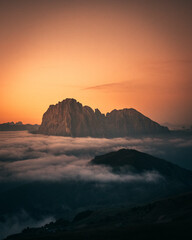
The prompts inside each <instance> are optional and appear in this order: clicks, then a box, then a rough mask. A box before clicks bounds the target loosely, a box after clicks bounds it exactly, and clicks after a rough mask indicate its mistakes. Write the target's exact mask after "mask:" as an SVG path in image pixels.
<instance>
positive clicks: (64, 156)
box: [0, 132, 192, 182]
mask: <svg viewBox="0 0 192 240" xmlns="http://www.w3.org/2000/svg"><path fill="white" fill-rule="evenodd" d="M0 139H1V142H0V181H1V182H6V181H12V180H63V179H74V178H75V179H77V180H96V181H103V182H108V181H156V180H158V179H159V178H160V176H159V174H158V173H155V172H146V173H144V174H143V175H135V174H131V173H130V174H128V175H126V176H125V175H122V176H119V175H115V174H113V173H111V172H110V171H109V169H108V168H106V167H103V166H90V165H88V162H89V161H90V160H91V159H93V158H94V156H96V155H100V154H103V153H107V152H111V151H116V150H118V149H121V148H132V149H137V150H140V151H143V152H146V153H150V154H152V155H154V156H157V157H161V158H164V159H167V160H170V161H172V162H174V161H175V162H176V163H177V162H178V161H180V165H182V164H183V163H184V162H182V161H183V159H182V154H186V153H188V152H187V151H189V152H190V151H191V150H190V149H191V147H192V139H190V138H169V139H164V138H141V139H138V138H135V139H133V138H115V139H105V138H102V139H99V138H70V137H57V136H44V135H33V134H30V133H28V132H1V133H0ZM171 153H174V154H173V156H171ZM180 155H181V158H180ZM170 156H171V157H170ZM169 157H170V158H171V159H169ZM185 160H186V158H185ZM187 160H188V159H187ZM190 164H191V163H190ZM183 165H184V164H183Z"/></svg>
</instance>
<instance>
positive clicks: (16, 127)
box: [0, 122, 39, 131]
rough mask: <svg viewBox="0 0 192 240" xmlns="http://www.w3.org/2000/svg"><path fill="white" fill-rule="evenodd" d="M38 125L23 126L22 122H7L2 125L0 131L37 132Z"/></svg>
mask: <svg viewBox="0 0 192 240" xmlns="http://www.w3.org/2000/svg"><path fill="white" fill-rule="evenodd" d="M38 128H39V125H38V124H34V125H33V124H23V123H22V122H16V123H14V122H7V123H2V124H0V131H24V130H28V131H37V130H38Z"/></svg>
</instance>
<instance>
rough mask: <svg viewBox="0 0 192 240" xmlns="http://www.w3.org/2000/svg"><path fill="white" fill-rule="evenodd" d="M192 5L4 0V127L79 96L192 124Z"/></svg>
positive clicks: (0, 10) (37, 118) (0, 107)
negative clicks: (52, 105) (66, 99)
mask: <svg viewBox="0 0 192 240" xmlns="http://www.w3.org/2000/svg"><path fill="white" fill-rule="evenodd" d="M191 42H192V2H191V1H190V0H182V1H181V0H180V1H177V0H176V1H172V0H166V1H156V0H153V1H152V0H144V1H141V0H134V1H133V0H130V1H129V0H127V1H125V0H118V1H117V0H116V1H113V0H111V1H107V0H103V1H100V0H97V1H94V0H92V1H81V0H79V1H75V0H71V1H69V0H68V1H67V0H63V1H61V0H54V1H53V0H38V1H37V0H34V1H26V0H17V1H15V0H14V1H13V0H1V1H0V56H1V57H0V66H1V68H0V86H1V87H0V102H1V104H0V123H3V122H8V121H14V122H16V121H22V122H24V123H38V124H40V123H41V119H42V115H43V113H44V112H45V111H46V110H47V108H48V106H49V105H51V104H56V103H57V102H58V101H62V100H63V99H65V98H75V99H76V100H77V101H79V102H81V103H82V104H83V105H88V106H90V107H92V108H93V109H94V108H99V109H100V111H101V112H103V113H107V112H109V111H111V110H112V109H122V108H135V109H137V110H138V111H140V112H141V113H143V114H144V115H146V116H148V117H150V118H151V119H153V120H154V121H157V122H159V123H164V122H169V123H173V124H186V125H191V124H192V114H191V108H192V104H191V103H192V97H191V91H192V81H191V80H192V44H191Z"/></svg>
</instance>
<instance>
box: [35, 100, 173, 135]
mask: <svg viewBox="0 0 192 240" xmlns="http://www.w3.org/2000/svg"><path fill="white" fill-rule="evenodd" d="M38 132H39V133H41V134H46V135H58V136H71V137H87V136H90V137H107V138H113V137H126V136H138V135H156V134H164V133H168V132H169V130H168V128H167V127H163V126H161V125H159V124H158V123H156V122H154V121H152V120H151V119H149V118H148V117H146V116H144V115H143V114H141V113H140V112H138V111H137V110H135V109H133V108H129V109H127V108H125V109H122V110H113V111H111V112H110V113H107V114H106V115H104V114H102V113H101V112H100V111H99V109H95V111H93V109H92V108H90V107H88V106H83V105H82V104H81V103H79V102H77V101H76V100H75V99H70V98H67V99H65V100H63V101H62V102H59V103H57V104H56V105H50V106H49V108H48V110H47V111H46V112H45V113H44V115H43V119H42V123H41V126H40V128H39V131H38Z"/></svg>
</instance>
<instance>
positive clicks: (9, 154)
mask: <svg viewBox="0 0 192 240" xmlns="http://www.w3.org/2000/svg"><path fill="white" fill-rule="evenodd" d="M121 148H128V149H136V150H139V151H142V152H145V153H149V154H152V155H153V156H156V157H159V158H162V159H166V160H168V161H171V162H173V163H176V164H178V165H180V166H182V167H185V168H188V169H191V170H192V160H191V155H192V139H191V137H190V136H185V137H184V136H183V137H175V136H170V137H166V138H165V137H158V138H150V137H145V138H114V139H106V138H90V137H87V138H71V137H59V136H45V135H39V134H31V133H28V132H27V131H19V132H0V194H3V191H5V190H7V188H10V186H9V184H11V188H12V187H14V184H13V183H16V184H17V183H19V184H23V183H25V182H30V181H65V180H66V179H67V180H74V179H75V180H81V181H98V182H100V183H102V182H104V183H105V184H108V183H111V182H136V181H142V182H157V181H159V179H162V176H160V175H159V173H158V172H153V171H151V172H144V173H142V174H134V173H131V172H130V173H128V174H126V175H117V174H114V173H113V172H111V171H110V168H107V167H104V166H93V165H90V164H89V161H90V160H92V159H93V158H94V157H95V156H97V155H101V154H104V153H108V152H111V151H117V150H119V149H121ZM51 220H54V219H53V217H52V216H50V217H49V216H46V217H45V218H42V219H40V220H39V221H35V220H34V219H32V218H31V216H28V213H26V212H25V211H23V212H20V213H19V215H15V216H10V217H7V219H6V221H5V222H0V239H3V237H5V236H7V235H9V234H12V233H16V232H19V231H21V230H22V229H23V228H25V227H27V226H41V225H44V224H45V223H48V222H50V221H51Z"/></svg>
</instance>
